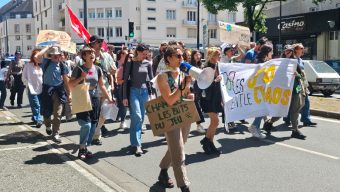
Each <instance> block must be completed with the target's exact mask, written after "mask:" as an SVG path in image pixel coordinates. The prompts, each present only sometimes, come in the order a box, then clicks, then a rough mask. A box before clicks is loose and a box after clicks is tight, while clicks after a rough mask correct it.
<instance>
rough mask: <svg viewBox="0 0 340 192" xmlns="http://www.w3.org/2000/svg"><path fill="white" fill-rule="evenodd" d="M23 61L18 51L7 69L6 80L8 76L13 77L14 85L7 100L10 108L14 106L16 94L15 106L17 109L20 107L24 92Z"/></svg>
mask: <svg viewBox="0 0 340 192" xmlns="http://www.w3.org/2000/svg"><path fill="white" fill-rule="evenodd" d="M24 65H25V63H24V61H23V60H21V53H20V51H17V52H15V59H14V61H12V62H11V64H10V65H9V69H8V72H7V80H9V79H10V76H11V75H13V77H14V83H13V86H12V87H11V95H10V97H9V99H10V100H11V106H12V107H13V106H14V100H15V95H16V94H17V105H18V108H21V107H22V106H21V105H22V97H23V94H24V90H25V85H24V83H23V82H22V78H21V77H22V70H23V68H24Z"/></svg>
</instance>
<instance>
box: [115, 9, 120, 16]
mask: <svg viewBox="0 0 340 192" xmlns="http://www.w3.org/2000/svg"><path fill="white" fill-rule="evenodd" d="M115 11H116V17H122V8H120V7H118V8H116V9H115Z"/></svg>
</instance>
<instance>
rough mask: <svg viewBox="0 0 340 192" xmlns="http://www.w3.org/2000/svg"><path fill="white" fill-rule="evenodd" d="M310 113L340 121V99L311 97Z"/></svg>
mask: <svg viewBox="0 0 340 192" xmlns="http://www.w3.org/2000/svg"><path fill="white" fill-rule="evenodd" d="M309 99H310V111H311V114H312V115H314V116H321V117H327V118H333V119H340V99H336V98H327V97H319V96H309Z"/></svg>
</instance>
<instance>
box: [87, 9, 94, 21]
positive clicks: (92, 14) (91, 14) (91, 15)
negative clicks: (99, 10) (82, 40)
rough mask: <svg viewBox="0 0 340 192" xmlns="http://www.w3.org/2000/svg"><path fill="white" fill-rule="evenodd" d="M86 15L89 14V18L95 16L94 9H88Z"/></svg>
mask: <svg viewBox="0 0 340 192" xmlns="http://www.w3.org/2000/svg"><path fill="white" fill-rule="evenodd" d="M88 16H89V18H91V19H94V18H96V10H95V9H89V13H88Z"/></svg>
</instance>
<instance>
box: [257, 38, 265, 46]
mask: <svg viewBox="0 0 340 192" xmlns="http://www.w3.org/2000/svg"><path fill="white" fill-rule="evenodd" d="M267 41H268V39H267V37H261V38H260V39H259V40H258V41H257V42H256V44H260V45H264V44H266V42H267Z"/></svg>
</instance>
